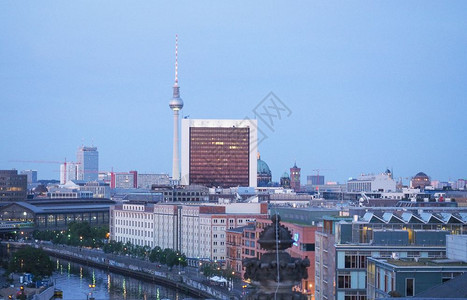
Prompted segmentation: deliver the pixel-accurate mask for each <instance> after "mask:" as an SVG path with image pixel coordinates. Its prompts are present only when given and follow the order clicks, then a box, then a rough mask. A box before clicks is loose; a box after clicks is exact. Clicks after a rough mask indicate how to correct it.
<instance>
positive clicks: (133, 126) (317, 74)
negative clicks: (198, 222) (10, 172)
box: [0, 0, 467, 183]
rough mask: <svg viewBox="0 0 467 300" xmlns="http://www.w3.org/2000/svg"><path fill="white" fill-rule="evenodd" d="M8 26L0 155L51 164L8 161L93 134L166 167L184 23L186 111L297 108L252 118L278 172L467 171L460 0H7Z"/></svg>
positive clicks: (0, 36)
mask: <svg viewBox="0 0 467 300" xmlns="http://www.w3.org/2000/svg"><path fill="white" fill-rule="evenodd" d="M0 28H1V30H0V113H1V117H0V130H1V132H2V134H1V144H0V169H11V168H16V169H18V170H23V169H37V170H38V171H39V174H38V177H39V179H45V178H57V179H58V177H59V172H58V170H59V166H58V164H53V163H25V162H14V161H18V160H23V161H27V160H35V161H62V160H64V159H65V158H66V159H67V160H68V161H75V160H76V150H77V148H78V147H79V146H80V145H81V144H83V143H84V144H85V145H91V144H93V145H95V146H97V147H98V150H99V160H100V169H101V170H104V171H110V170H111V169H112V168H113V170H114V171H121V172H123V171H129V170H138V171H139V172H157V173H162V172H163V173H170V172H171V161H172V153H171V151H172V112H171V110H170V109H169V107H168V101H169V99H170V98H171V95H172V85H173V80H174V40H175V34H178V35H179V83H180V86H181V89H180V90H181V96H182V98H183V100H184V102H185V106H184V108H183V110H182V115H184V116H187V115H189V116H190V118H214V119H222V118H226V119H227V118H232V119H236V118H238V119H243V118H245V117H247V118H255V111H256V112H258V108H256V107H257V106H258V105H259V108H260V109H261V107H262V106H261V105H262V103H264V102H261V101H262V100H263V98H264V97H265V96H266V95H267V94H268V93H269V92H273V93H274V94H275V95H277V97H278V98H279V99H280V100H281V101H282V103H283V104H284V105H285V106H286V107H287V108H288V109H290V114H282V115H281V118H280V119H279V118H275V120H274V121H275V122H274V125H273V126H268V125H267V124H265V121H263V120H261V119H259V120H258V121H259V126H260V129H261V130H262V131H263V132H264V134H265V135H266V136H267V138H265V139H264V140H263V141H262V142H261V144H260V146H259V150H260V153H261V157H262V159H263V160H264V161H266V162H267V163H268V164H269V167H270V168H271V170H272V172H273V179H274V180H279V177H280V175H281V174H282V173H283V172H284V171H288V169H289V168H290V167H291V166H292V165H293V164H294V162H295V161H296V162H297V165H298V166H299V167H301V168H302V174H303V175H302V183H306V175H311V174H315V173H316V172H314V171H313V170H314V169H321V170H322V171H321V172H320V174H324V175H325V176H326V180H327V181H328V180H333V181H339V182H344V181H345V180H346V179H348V178H349V177H356V176H358V175H359V174H361V173H379V172H382V171H384V170H385V169H386V168H393V170H394V175H395V177H396V178H399V177H402V178H406V177H411V176H414V175H415V174H416V173H417V172H419V171H423V172H425V173H427V174H428V175H429V176H431V177H432V179H440V180H449V179H451V180H454V179H458V178H466V177H467V172H466V170H467V138H466V137H467V133H466V132H467V114H466V108H467V1H426V0H424V1H352V2H351V1H339V2H332V1H287V2H285V1H282V2H275V1H229V2H227V1H210V2H203V1H196V2H194V1H176V2H175V1H165V2H164V3H156V1H13V0H11V1H6V0H5V1H1V2H0ZM255 108H256V110H255ZM266 121H267V120H266ZM269 125H270V124H269ZM404 181H405V182H407V180H404Z"/></svg>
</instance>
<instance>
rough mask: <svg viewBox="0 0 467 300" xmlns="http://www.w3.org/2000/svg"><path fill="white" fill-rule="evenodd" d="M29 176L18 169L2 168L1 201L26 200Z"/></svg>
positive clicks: (0, 172) (0, 181) (0, 178)
mask: <svg viewBox="0 0 467 300" xmlns="http://www.w3.org/2000/svg"><path fill="white" fill-rule="evenodd" d="M27 181H28V176H27V175H24V174H18V171H17V170H0V202H17V201H24V200H25V199H26V194H27V185H28V182H27Z"/></svg>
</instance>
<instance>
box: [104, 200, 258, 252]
mask: <svg viewBox="0 0 467 300" xmlns="http://www.w3.org/2000/svg"><path fill="white" fill-rule="evenodd" d="M266 217H267V203H241V204H225V205H177V204H154V205H152V204H148V205H144V204H132V203H128V204H123V205H116V206H114V207H112V208H111V210H110V236H111V240H115V241H120V242H123V243H126V242H131V243H132V244H135V245H140V246H144V245H147V246H150V247H151V248H154V247H155V246H159V247H161V248H162V249H165V248H170V249H174V250H180V251H181V252H182V253H184V254H185V255H186V256H187V257H189V258H197V259H210V260H213V261H215V260H224V259H225V257H226V253H227V250H226V249H227V248H226V230H227V229H233V228H237V227H240V226H245V225H247V223H248V222H249V221H254V220H256V219H257V218H266Z"/></svg>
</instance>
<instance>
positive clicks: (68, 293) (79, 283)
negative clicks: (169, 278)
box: [53, 258, 188, 300]
mask: <svg viewBox="0 0 467 300" xmlns="http://www.w3.org/2000/svg"><path fill="white" fill-rule="evenodd" d="M54 259H55V260H56V266H57V267H56V271H55V272H54V276H53V279H54V281H55V285H56V287H57V288H59V289H61V290H62V291H63V299H73V300H74V299H87V298H88V297H90V296H91V295H92V296H93V297H94V298H95V299H96V300H98V299H99V300H100V299H127V300H130V299H144V300H151V299H164V298H168V299H180V300H181V299H184V298H186V297H188V296H187V295H185V294H183V293H180V292H178V291H174V290H171V289H168V288H166V287H163V286H159V285H157V284H153V283H149V282H144V281H140V280H138V279H134V278H129V277H126V276H123V275H119V274H115V273H111V272H108V271H104V270H100V269H96V268H92V267H88V266H84V265H80V264H77V263H74V262H70V261H67V260H63V259H56V258H54ZM65 270H66V272H65Z"/></svg>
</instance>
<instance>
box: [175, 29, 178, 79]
mask: <svg viewBox="0 0 467 300" xmlns="http://www.w3.org/2000/svg"><path fill="white" fill-rule="evenodd" d="M174 86H178V34H176V35H175V84H174Z"/></svg>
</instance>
